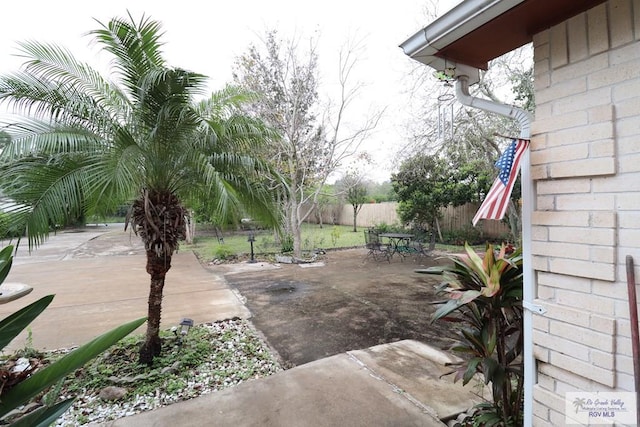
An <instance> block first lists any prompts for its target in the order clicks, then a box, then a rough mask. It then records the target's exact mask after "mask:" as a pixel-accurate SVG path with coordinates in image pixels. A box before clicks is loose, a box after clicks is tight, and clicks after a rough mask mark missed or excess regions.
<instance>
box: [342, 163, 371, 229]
mask: <svg viewBox="0 0 640 427" xmlns="http://www.w3.org/2000/svg"><path fill="white" fill-rule="evenodd" d="M340 187H341V188H342V191H343V192H344V193H343V194H344V199H345V200H346V201H347V203H349V204H350V205H351V207H352V208H353V231H354V232H356V231H358V229H357V227H356V225H357V220H358V213H359V212H360V209H362V205H364V204H365V203H366V202H367V193H368V191H367V186H366V185H365V183H364V182H363V180H362V177H361V176H359V175H357V174H355V173H347V174H346V175H345V176H344V178H342V180H341V181H340Z"/></svg>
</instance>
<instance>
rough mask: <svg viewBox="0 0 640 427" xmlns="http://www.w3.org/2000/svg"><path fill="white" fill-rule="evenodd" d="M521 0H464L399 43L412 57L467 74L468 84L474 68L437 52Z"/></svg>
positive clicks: (473, 77)
mask: <svg viewBox="0 0 640 427" xmlns="http://www.w3.org/2000/svg"><path fill="white" fill-rule="evenodd" d="M523 1H525V0H465V1H463V2H461V3H460V4H458V5H457V6H456V7H454V8H453V9H451V10H450V11H448V12H447V13H445V14H444V15H442V16H441V17H440V18H438V19H437V20H435V21H434V22H433V23H431V24H430V25H429V26H427V27H425V28H423V29H422V30H420V31H418V32H417V33H415V34H414V35H413V36H411V37H409V38H408V39H407V40H406V41H405V42H404V43H402V44H401V45H400V47H401V48H402V50H404V53H405V54H407V55H408V56H410V57H411V58H412V59H415V60H416V61H418V62H421V63H423V64H425V65H428V66H430V67H433V68H435V69H436V70H444V69H445V68H448V67H451V66H455V67H456V75H466V76H469V79H470V84H473V83H476V82H477V81H478V73H477V69H475V68H474V67H469V66H468V65H466V64H462V63H456V61H455V59H454V58H441V57H438V56H436V54H437V53H438V52H439V51H440V50H441V49H444V48H445V47H447V46H449V45H450V44H451V43H453V42H455V41H456V40H458V39H460V38H462V37H463V36H465V35H467V34H469V33H471V32H472V31H473V30H475V29H477V28H480V27H481V26H483V25H484V24H486V23H487V22H489V21H491V20H492V19H494V18H496V17H498V16H500V15H502V14H503V13H505V12H506V11H508V10H509V9H512V8H513V7H515V6H517V5H518V4H520V3H522V2H523ZM474 70H475V74H474V73H473V71H474Z"/></svg>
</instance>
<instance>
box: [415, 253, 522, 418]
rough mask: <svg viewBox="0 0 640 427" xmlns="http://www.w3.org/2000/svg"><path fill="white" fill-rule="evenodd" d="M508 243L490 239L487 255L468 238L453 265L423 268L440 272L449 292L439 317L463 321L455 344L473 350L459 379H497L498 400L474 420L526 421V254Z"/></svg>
mask: <svg viewBox="0 0 640 427" xmlns="http://www.w3.org/2000/svg"><path fill="white" fill-rule="evenodd" d="M511 249H512V248H510V247H508V246H507V245H502V247H501V248H500V250H499V251H498V252H497V253H496V251H495V250H494V247H493V246H492V245H487V249H486V251H485V253H484V258H480V256H479V255H478V254H477V253H476V252H475V251H474V250H473V249H472V248H471V247H470V246H469V245H468V244H465V250H466V253H467V255H466V256H451V257H449V258H450V260H451V261H452V262H453V265H450V266H444V267H432V268H428V269H426V270H418V271H417V272H418V273H427V274H440V275H442V276H443V279H444V280H443V282H442V284H441V286H440V289H439V290H440V292H441V293H442V294H444V295H446V296H447V297H448V299H447V300H446V302H445V303H444V304H443V305H442V306H441V307H439V308H438V310H437V311H436V312H435V313H434V315H433V319H434V320H443V321H451V322H455V323H456V324H458V325H461V326H462V327H461V329H460V341H459V343H458V344H457V345H456V346H455V347H453V350H455V351H458V352H461V353H462V354H463V355H465V356H467V360H466V361H465V362H463V363H462V364H461V365H460V366H459V368H458V369H457V370H456V371H455V372H456V376H455V380H456V381H457V380H460V379H462V381H463V384H467V383H468V382H469V381H470V380H471V379H472V378H473V377H474V376H475V375H476V374H481V375H482V376H484V381H485V384H491V390H492V392H493V404H487V403H485V404H481V405H478V406H477V409H478V412H477V413H476V414H475V415H474V420H473V423H474V425H483V426H484V425H486V426H496V425H500V426H519V425H522V416H523V414H522V410H523V385H524V384H523V383H524V373H523V365H522V358H521V355H522V350H523V313H522V255H521V252H520V251H519V250H515V251H513V252H509V250H511Z"/></svg>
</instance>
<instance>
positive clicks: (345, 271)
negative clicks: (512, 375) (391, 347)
mask: <svg viewBox="0 0 640 427" xmlns="http://www.w3.org/2000/svg"><path fill="white" fill-rule="evenodd" d="M366 255H367V251H366V249H350V250H340V251H329V252H327V253H326V254H325V255H323V256H321V257H320V258H319V259H318V260H317V261H320V262H319V263H316V264H314V266H313V267H307V268H302V267H301V266H300V265H286V264H282V265H280V266H279V268H264V269H256V270H255V271H249V272H248V271H246V269H242V270H240V272H237V271H238V270H237V269H234V268H233V267H231V266H209V267H208V268H210V269H212V270H213V271H216V272H217V273H221V274H224V276H225V278H226V280H227V282H228V283H229V284H230V285H231V287H233V288H235V289H236V290H237V291H238V292H239V293H240V294H241V295H242V297H243V298H245V299H246V305H247V307H248V308H249V310H250V311H251V312H252V314H253V318H252V321H253V323H254V325H255V326H256V327H257V328H258V329H259V330H260V331H261V332H262V333H263V334H264V336H265V337H266V339H267V340H268V342H269V344H270V345H271V346H272V347H273V348H274V349H275V350H276V351H277V352H278V353H279V355H280V357H281V358H282V360H283V362H284V363H285V364H286V365H288V366H296V365H300V364H303V363H307V362H311V361H313V360H317V359H321V358H323V357H327V356H331V355H334V354H338V353H342V352H345V351H348V350H356V349H362V348H367V347H370V346H374V345H378V344H382V343H389V342H394V341H398V340H403V339H414V340H418V341H422V342H425V343H427V344H429V345H432V346H435V347H438V348H443V349H444V348H448V347H449V346H450V345H451V343H452V342H453V341H452V337H453V334H452V333H451V331H450V330H449V326H448V325H446V324H442V323H440V322H436V323H435V324H432V323H431V320H430V316H431V314H432V313H433V311H434V310H435V309H436V306H434V305H433V304H432V303H433V302H434V301H436V300H437V299H438V297H437V296H436V294H435V289H434V285H436V284H437V283H438V282H439V279H438V278H437V277H433V276H428V275H424V274H417V273H415V270H416V269H417V268H424V267H427V266H432V265H436V263H438V262H439V261H436V260H435V259H434V258H433V257H421V258H418V259H412V258H406V259H405V260H404V261H401V260H400V259H399V258H397V257H396V258H393V259H392V261H391V263H387V262H386V261H381V262H377V261H375V260H373V259H370V258H369V259H366ZM269 267H270V266H269Z"/></svg>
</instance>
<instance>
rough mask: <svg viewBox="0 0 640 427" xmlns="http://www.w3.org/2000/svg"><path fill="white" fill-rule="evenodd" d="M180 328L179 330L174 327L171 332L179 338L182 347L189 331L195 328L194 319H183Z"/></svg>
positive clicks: (179, 344)
mask: <svg viewBox="0 0 640 427" xmlns="http://www.w3.org/2000/svg"><path fill="white" fill-rule="evenodd" d="M179 326H180V328H179V330H178V326H174V327H172V328H171V332H173V333H174V334H176V338H178V346H180V347H182V342H183V340H184V337H186V336H187V334H188V333H189V329H191V328H192V327H193V319H189V318H187V317H183V318H182V320H181V321H180V325H179Z"/></svg>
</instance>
